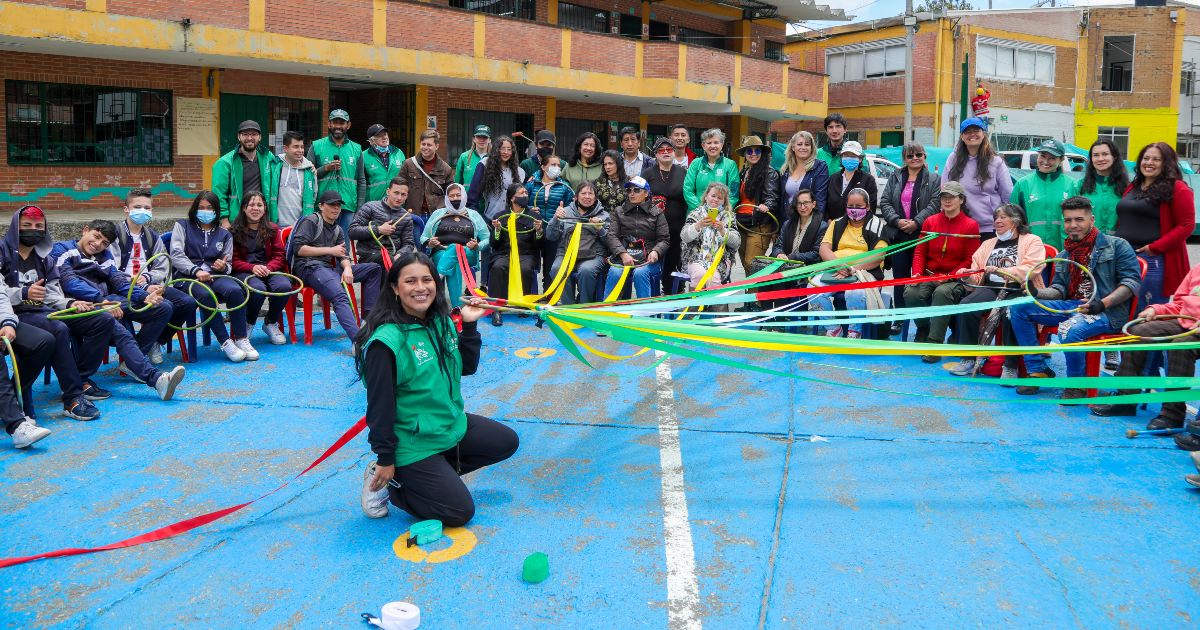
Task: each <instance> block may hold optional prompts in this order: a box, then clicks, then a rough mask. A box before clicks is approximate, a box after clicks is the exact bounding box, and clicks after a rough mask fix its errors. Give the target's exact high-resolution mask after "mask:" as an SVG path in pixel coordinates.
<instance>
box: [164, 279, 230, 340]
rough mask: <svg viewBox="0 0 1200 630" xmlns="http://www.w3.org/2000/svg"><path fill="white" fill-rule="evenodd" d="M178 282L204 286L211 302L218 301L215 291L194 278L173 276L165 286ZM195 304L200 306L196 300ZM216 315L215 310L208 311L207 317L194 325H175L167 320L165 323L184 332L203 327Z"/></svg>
mask: <svg viewBox="0 0 1200 630" xmlns="http://www.w3.org/2000/svg"><path fill="white" fill-rule="evenodd" d="M180 282H190V283H192V284H197V285H200V286H202V287H204V290H205V291H208V294H209V295H211V296H212V299H213V304H216V303H217V302H218V298H217V292H216V291H213V290H212V287H210V286H208V284H207V283H204V282H200V281H199V280H196V279H195V278H175V279H174V280H171V281H168V282H167V284H166V286H168V287H169V286H171V285H173V284H179V283H180ZM188 294H189V295H190V294H191V291H188ZM196 306H200V303H199V302H197V303H196ZM216 316H217V312H216V311H215V310H214V311H210V312H209V314H208V317H205V318H204V321H202V322H200V323H199V324H196V325H195V326H176V325H175V324H172V323H171V322H167V325H168V326H170V327H171V328H173V329H175V330H182V331H185V332H186V331H189V330H199V329H201V328H203V327H204V325H205V324H207V323H208V322H210V321H212V318H214V317H216Z"/></svg>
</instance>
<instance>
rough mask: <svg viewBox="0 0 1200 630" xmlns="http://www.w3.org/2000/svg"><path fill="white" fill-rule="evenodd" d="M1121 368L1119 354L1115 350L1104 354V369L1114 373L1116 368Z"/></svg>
mask: <svg viewBox="0 0 1200 630" xmlns="http://www.w3.org/2000/svg"><path fill="white" fill-rule="evenodd" d="M1119 367H1121V353H1120V352H1117V351H1116V350H1109V351H1108V352H1105V353H1104V369H1106V370H1108V371H1109V372H1116V371H1117V368H1119Z"/></svg>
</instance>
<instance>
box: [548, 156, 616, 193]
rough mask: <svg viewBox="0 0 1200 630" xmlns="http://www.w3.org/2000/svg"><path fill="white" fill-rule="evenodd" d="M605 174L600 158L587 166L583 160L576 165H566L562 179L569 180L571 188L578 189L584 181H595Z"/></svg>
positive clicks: (568, 183)
mask: <svg viewBox="0 0 1200 630" xmlns="http://www.w3.org/2000/svg"><path fill="white" fill-rule="evenodd" d="M618 168H620V165H618ZM603 176H604V167H603V166H601V165H600V161H599V160H596V161H595V162H592V163H591V164H589V165H587V166H584V165H583V162H582V161H580V162H576V163H575V166H564V167H563V172H562V179H563V180H564V181H565V182H567V185H568V186H570V187H571V190H578V189H579V185H580V184H582V183H583V182H594V181H596V180H597V179H600V178H601V177H603Z"/></svg>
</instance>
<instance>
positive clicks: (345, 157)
mask: <svg viewBox="0 0 1200 630" xmlns="http://www.w3.org/2000/svg"><path fill="white" fill-rule="evenodd" d="M312 152H313V156H315V157H316V158H317V159H315V160H313V165H314V166H316V167H317V170H318V171H320V169H321V167H322V166H324V165H326V164H328V163H330V162H332V161H334V160H335V159H341V160H342V169H341V171H339V172H330V173H326V174H324V175H321V176H319V177H318V181H317V197H318V198H320V196H321V193H324V192H325V191H326V190H330V189H333V190H336V191H338V194H340V195H341V196H342V203H343V204H344V205H343V206H342V212H355V211H357V210H358V179H357V177H358V161H359V160H361V159H362V147H361V146H360V145H359V144H358V143H357V142H354V141H353V140H346V141H345V142H343V143H342V146H340V147H339V146H337V145H336V144H334V143H333V140H330V139H329V136H326V137H324V138H321V139H320V140H317V141H316V142H314V143H313V144H312Z"/></svg>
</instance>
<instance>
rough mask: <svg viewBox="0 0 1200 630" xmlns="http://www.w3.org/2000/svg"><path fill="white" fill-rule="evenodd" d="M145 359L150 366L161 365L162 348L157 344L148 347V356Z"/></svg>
mask: <svg viewBox="0 0 1200 630" xmlns="http://www.w3.org/2000/svg"><path fill="white" fill-rule="evenodd" d="M147 358H148V359H150V364H151V365H162V362H163V349H162V346H160V345H158V344H154V345H152V346H150V355H149V356H148V357H147Z"/></svg>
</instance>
